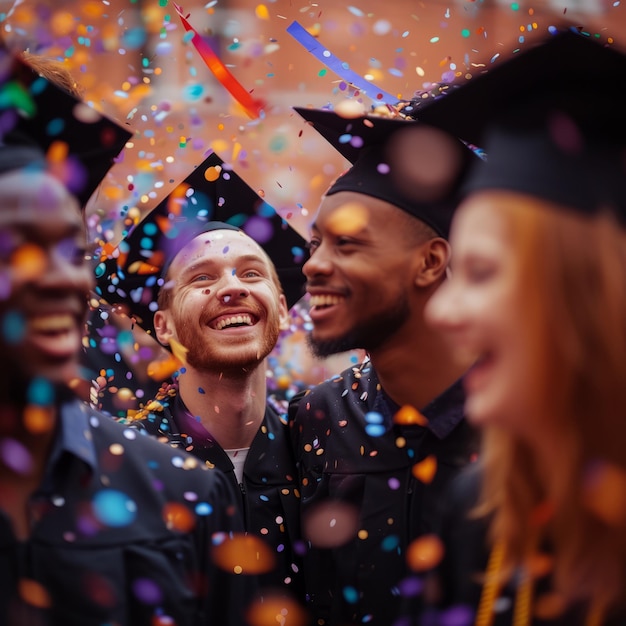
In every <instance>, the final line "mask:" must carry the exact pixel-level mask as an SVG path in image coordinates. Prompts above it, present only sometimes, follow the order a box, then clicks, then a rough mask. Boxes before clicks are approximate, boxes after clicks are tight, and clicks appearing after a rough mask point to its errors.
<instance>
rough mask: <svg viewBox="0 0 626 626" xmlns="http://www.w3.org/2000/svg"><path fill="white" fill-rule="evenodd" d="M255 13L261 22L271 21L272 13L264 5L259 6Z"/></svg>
mask: <svg viewBox="0 0 626 626" xmlns="http://www.w3.org/2000/svg"><path fill="white" fill-rule="evenodd" d="M254 13H255V15H256V16H257V17H258V18H259V19H260V20H269V18H270V12H269V11H268V10H267V7H266V6H265V5H264V4H259V5H258V6H257V7H256V9H255V10H254Z"/></svg>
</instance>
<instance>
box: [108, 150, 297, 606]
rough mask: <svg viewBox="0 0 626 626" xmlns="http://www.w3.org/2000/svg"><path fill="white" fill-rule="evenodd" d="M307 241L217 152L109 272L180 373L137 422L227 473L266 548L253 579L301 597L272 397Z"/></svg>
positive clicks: (281, 431) (289, 479) (292, 497)
mask: <svg viewBox="0 0 626 626" xmlns="http://www.w3.org/2000/svg"><path fill="white" fill-rule="evenodd" d="M304 243H305V242H304V240H303V238H302V237H301V236H300V235H298V233H297V232H295V231H294V230H293V229H292V228H290V227H289V226H288V224H287V223H286V222H285V221H284V220H282V219H281V218H280V216H278V214H276V212H275V211H274V209H273V208H272V207H270V206H269V205H268V204H267V203H265V202H264V201H263V200H262V199H261V198H259V196H258V195H257V194H256V193H255V192H254V191H253V190H252V189H251V188H250V187H249V186H248V185H247V184H246V183H245V182H244V181H243V180H242V179H241V178H240V177H239V176H237V174H236V173H235V172H234V171H233V170H232V169H231V168H230V167H228V165H226V164H225V163H224V162H223V161H222V160H221V159H220V158H219V157H218V156H217V155H216V154H215V153H212V154H210V155H209V156H208V157H207V158H206V159H205V161H204V162H203V163H202V164H200V165H199V166H197V167H196V168H195V169H194V170H193V171H192V173H191V174H190V175H189V176H188V177H187V178H186V179H185V180H184V181H183V182H182V183H181V184H179V185H178V186H177V187H176V188H175V189H174V191H173V192H172V193H171V194H169V195H168V196H167V197H166V198H164V199H163V200H162V201H161V202H160V203H159V205H158V206H157V207H156V208H155V209H154V210H153V211H151V212H150V213H149V214H148V215H147V216H146V217H145V218H144V219H143V220H142V221H141V222H140V223H138V224H137V225H136V226H135V227H134V228H133V230H132V231H131V232H130V233H129V234H128V236H127V237H126V238H125V239H124V240H123V241H122V242H121V243H120V245H119V247H118V250H117V251H116V252H115V253H114V255H113V256H112V257H111V258H110V259H108V260H107V261H105V263H104V264H103V265H102V266H101V267H100V268H98V273H100V274H101V278H100V280H99V286H100V291H101V295H102V297H103V298H104V299H105V300H106V301H108V302H109V303H110V304H112V305H115V306H116V308H117V309H118V310H121V311H123V312H125V313H126V314H127V315H129V316H132V317H133V318H134V319H135V320H136V321H137V323H138V324H139V325H140V326H141V327H143V328H144V330H146V331H148V332H149V333H150V334H152V335H153V336H154V337H155V338H156V339H157V340H158V341H160V342H161V343H162V344H163V345H165V346H167V347H168V348H169V349H170V350H171V351H172V353H173V355H174V356H175V357H176V358H178V359H179V361H180V365H181V367H180V369H179V372H178V373H177V375H176V376H175V379H174V381H173V383H172V384H169V383H167V384H165V385H164V386H163V387H162V389H161V391H160V393H159V394H158V396H157V397H156V398H155V399H154V400H153V401H151V402H148V403H146V404H145V406H144V407H143V408H142V409H141V410H140V411H139V412H138V413H137V414H136V415H134V420H135V421H134V422H133V423H135V424H137V425H141V426H142V427H143V428H145V429H146V430H147V431H148V432H149V433H151V434H153V435H155V436H158V437H160V438H163V439H164V440H166V441H168V442H169V443H170V444H171V445H172V446H175V447H179V448H183V449H186V450H187V451H189V452H191V453H192V454H193V455H195V456H196V457H197V458H198V459H200V460H201V461H202V462H204V463H205V464H207V465H210V466H217V467H219V468H220V469H221V470H223V471H224V472H225V473H226V474H227V476H228V477H229V478H230V480H231V482H232V484H233V486H234V487H235V488H237V489H238V490H239V489H240V490H241V503H242V506H243V510H244V517H245V522H246V530H247V531H248V532H249V535H250V541H253V539H256V541H257V543H256V544H254V546H253V545H251V546H250V547H249V551H250V552H251V553H255V554H257V557H255V558H256V559H257V562H256V564H254V565H253V569H252V570H249V571H248V573H255V574H259V577H260V578H259V580H260V582H261V586H262V587H263V588H264V590H265V591H266V592H268V590H271V589H274V590H276V591H278V592H281V593H282V592H284V590H285V588H287V589H289V590H291V594H292V596H294V597H295V596H298V597H301V595H302V592H301V575H302V572H301V567H300V565H299V557H298V554H297V551H296V550H297V542H298V538H299V516H298V513H299V510H298V504H299V501H298V497H299V494H298V491H297V488H296V482H295V480H296V470H295V460H294V457H293V454H292V451H291V447H290V441H289V436H288V429H287V426H286V422H285V420H284V419H283V418H282V417H281V416H280V415H279V414H278V412H277V411H276V409H275V408H274V407H273V406H272V405H271V404H269V403H268V401H267V386H266V371H267V364H266V357H267V356H268V354H269V353H270V352H271V351H272V350H273V348H274V346H275V344H276V341H277V339H278V336H279V332H280V330H281V329H285V328H286V327H287V326H286V325H287V323H288V308H289V307H290V306H291V305H293V304H294V303H295V302H296V301H297V300H298V299H299V298H300V296H301V294H302V284H303V282H304V279H303V277H302V272H301V268H300V266H301V263H302V260H303V258H304ZM255 546H256V547H255Z"/></svg>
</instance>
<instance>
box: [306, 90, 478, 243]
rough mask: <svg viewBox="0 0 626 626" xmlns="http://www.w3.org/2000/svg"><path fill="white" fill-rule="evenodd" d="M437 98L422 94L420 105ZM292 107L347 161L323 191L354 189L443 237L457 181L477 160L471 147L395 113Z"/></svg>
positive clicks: (330, 192)
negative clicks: (345, 168)
mask: <svg viewBox="0 0 626 626" xmlns="http://www.w3.org/2000/svg"><path fill="white" fill-rule="evenodd" d="M439 97H443V96H441V95H440V93H439V92H438V95H437V97H434V96H430V97H424V98H423V100H424V103H423V106H424V107H426V106H430V104H431V102H435V101H437V100H438V99H439ZM420 104H421V103H420ZM409 108H411V106H409ZM295 111H296V112H297V113H298V114H299V115H301V116H302V117H303V118H304V119H305V120H306V121H307V122H308V123H309V124H311V125H312V126H313V128H315V130H317V131H318V132H319V133H320V134H321V135H322V136H323V137H324V139H326V140H327V141H328V142H329V143H330V144H331V145H332V146H333V147H334V148H335V149H336V150H338V151H339V152H340V153H341V154H342V155H343V156H344V157H345V158H346V159H347V160H348V161H350V162H351V163H352V167H351V168H350V169H349V170H348V171H346V172H345V173H344V174H343V175H342V176H340V177H339V178H338V179H337V180H336V181H335V182H334V183H333V184H332V185H331V187H330V188H329V189H328V191H327V192H326V195H332V194H334V193H337V192H339V191H356V192H359V193H363V194H365V195H369V196H373V197H376V198H379V199H381V200H385V201H387V202H389V203H391V204H393V205H395V206H397V207H399V208H401V209H403V210H404V211H406V212H407V213H409V214H411V215H413V216H414V217H416V218H418V219H420V220H421V221H423V222H425V223H426V224H428V225H429V226H430V227H431V228H433V229H434V230H435V231H436V232H437V233H438V234H439V235H441V236H443V237H447V236H448V231H449V227H450V221H451V219H452V214H453V212H454V209H455V208H456V205H457V203H458V200H457V192H458V189H459V183H460V181H461V179H462V176H463V174H464V172H465V171H466V169H467V166H468V164H469V163H470V162H471V161H472V160H475V158H476V157H475V156H473V155H474V154H475V153H474V151H473V150H472V149H471V148H470V147H468V146H465V145H464V144H463V143H462V142H460V141H459V140H457V139H456V138H455V137H453V136H451V135H450V134H448V133H441V132H440V131H438V130H436V129H434V128H428V127H426V126H425V125H423V124H421V123H420V122H418V121H417V120H416V119H413V118H412V117H410V116H408V115H403V114H397V112H395V111H394V115H393V116H390V115H380V114H378V113H372V114H368V115H360V116H358V117H353V116H350V117H345V116H343V115H342V114H341V113H340V112H337V111H333V110H329V109H307V108H301V107H295Z"/></svg>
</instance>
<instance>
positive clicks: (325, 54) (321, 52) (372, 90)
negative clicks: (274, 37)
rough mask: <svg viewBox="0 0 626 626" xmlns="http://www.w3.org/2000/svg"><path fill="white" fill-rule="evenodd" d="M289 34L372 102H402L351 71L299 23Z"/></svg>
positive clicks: (292, 27)
mask: <svg viewBox="0 0 626 626" xmlns="http://www.w3.org/2000/svg"><path fill="white" fill-rule="evenodd" d="M287 32H288V33H289V34H290V35H291V36H292V37H293V38H294V39H295V40H296V41H297V42H298V43H299V44H300V45H301V46H303V47H305V48H306V49H307V51H308V52H310V53H311V54H312V55H313V56H314V57H315V58H316V59H317V60H318V61H321V62H322V63H323V64H324V65H326V67H328V68H329V69H331V70H332V71H333V72H335V74H337V76H339V77H340V78H342V79H343V80H345V81H346V83H349V84H350V85H353V86H354V87H356V88H357V89H359V91H362V92H363V93H364V94H366V95H367V96H368V97H369V98H371V99H372V100H376V101H377V102H382V103H384V104H396V103H397V102H398V100H400V98H398V97H397V96H394V95H393V94H390V93H387V92H386V91H384V90H382V89H379V88H378V87H376V86H375V85H373V84H372V83H370V82H369V81H367V80H365V79H364V78H363V77H362V76H359V75H358V74H357V73H356V72H353V71H352V70H351V69H349V68H348V64H347V63H344V62H343V61H342V60H341V59H339V58H337V57H336V56H335V55H334V54H332V53H331V52H330V50H328V49H327V48H324V46H322V45H321V43H319V42H318V41H317V39H315V37H313V36H312V35H310V34H309V33H308V32H307V31H306V29H305V28H303V27H302V26H301V25H300V24H299V23H298V22H292V23H291V24H290V25H289V27H288V28H287ZM370 94H374V95H370Z"/></svg>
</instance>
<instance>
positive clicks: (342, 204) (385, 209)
mask: <svg viewBox="0 0 626 626" xmlns="http://www.w3.org/2000/svg"><path fill="white" fill-rule="evenodd" d="M401 211H402V210H401V209H399V208H398V207H396V206H394V205H393V204H390V203H389V202H386V201H385V200H381V199H380V198H375V197H373V196H368V195H366V194H362V193H357V192H352V191H340V192H338V193H335V194H332V195H330V196H324V198H323V199H322V202H321V204H320V206H319V209H318V212H317V216H316V220H315V227H316V228H318V229H319V230H323V229H326V228H329V229H330V230H346V231H354V232H356V231H362V230H371V229H375V230H376V232H379V229H381V228H382V229H384V230H386V229H387V228H393V227H395V226H396V224H397V221H398V219H399V217H400V215H401Z"/></svg>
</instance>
